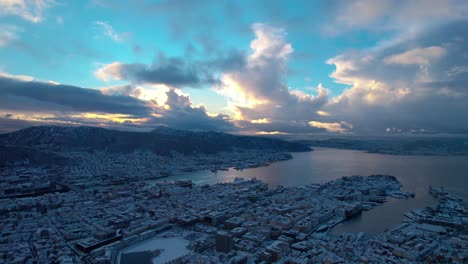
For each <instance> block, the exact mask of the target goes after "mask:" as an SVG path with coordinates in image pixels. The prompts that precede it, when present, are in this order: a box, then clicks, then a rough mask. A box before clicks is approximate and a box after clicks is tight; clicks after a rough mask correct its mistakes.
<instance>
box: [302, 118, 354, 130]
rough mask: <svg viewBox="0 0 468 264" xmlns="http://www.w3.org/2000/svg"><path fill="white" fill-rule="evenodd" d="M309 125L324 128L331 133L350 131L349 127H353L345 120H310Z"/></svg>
mask: <svg viewBox="0 0 468 264" xmlns="http://www.w3.org/2000/svg"><path fill="white" fill-rule="evenodd" d="M309 125H310V126H312V127H317V128H324V129H326V130H327V131H328V132H331V133H346V132H350V129H352V128H353V126H352V125H351V124H349V123H346V122H339V123H338V122H335V123H326V122H318V121H310V122H309Z"/></svg>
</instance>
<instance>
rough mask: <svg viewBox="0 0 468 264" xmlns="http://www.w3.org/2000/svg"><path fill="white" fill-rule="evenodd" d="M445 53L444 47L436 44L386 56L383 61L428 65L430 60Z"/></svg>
mask: <svg viewBox="0 0 468 264" xmlns="http://www.w3.org/2000/svg"><path fill="white" fill-rule="evenodd" d="M446 53H447V51H446V49H444V48H442V47H438V46H432V47H427V48H414V49H411V50H408V51H405V52H403V53H400V54H395V55H391V56H388V57H386V58H384V62H385V63H387V64H403V65H405V64H406V65H410V64H417V65H421V66H428V65H429V64H430V62H431V61H433V60H436V59H439V58H441V57H443V56H444V55H445V54H446Z"/></svg>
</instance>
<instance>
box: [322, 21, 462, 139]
mask: <svg viewBox="0 0 468 264" xmlns="http://www.w3.org/2000/svg"><path fill="white" fill-rule="evenodd" d="M467 27H468V21H459V22H452V23H448V24H445V25H441V26H438V27H430V28H428V29H426V30H425V31H421V32H420V33H419V34H417V35H414V36H413V39H412V41H411V42H408V41H401V40H396V41H393V42H391V43H392V45H388V44H385V45H382V46H378V47H376V48H374V49H370V50H362V51H354V52H346V53H344V54H341V55H338V56H336V57H335V58H332V59H330V60H329V61H328V62H329V63H330V64H333V65H335V67H336V71H335V72H334V73H333V74H332V75H331V77H333V78H335V79H336V81H337V82H340V83H344V84H348V85H350V86H351V87H350V88H349V89H347V90H346V91H345V92H344V93H343V94H342V95H340V96H339V97H337V98H335V99H334V100H333V101H332V102H331V103H330V104H328V105H327V107H326V108H325V110H326V111H327V112H329V113H333V115H334V116H336V117H338V118H340V119H342V120H346V122H350V123H351V124H353V130H354V131H355V132H357V133H385V131H386V132H414V131H424V132H437V133H467V132H468V121H467V120H466V119H465V118H461V117H460V116H459V114H460V113H468V103H467V99H468V86H467V85H468V71H466V70H464V69H465V68H466V67H467V60H466V58H467V57H468V48H467V47H468V45H466V39H468V34H467V31H466V28H467Z"/></svg>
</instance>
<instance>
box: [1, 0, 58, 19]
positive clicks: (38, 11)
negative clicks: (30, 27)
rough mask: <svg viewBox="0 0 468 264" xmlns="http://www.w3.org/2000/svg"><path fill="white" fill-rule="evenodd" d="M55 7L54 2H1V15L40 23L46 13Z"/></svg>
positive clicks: (14, 0)
mask: <svg viewBox="0 0 468 264" xmlns="http://www.w3.org/2000/svg"><path fill="white" fill-rule="evenodd" d="M53 5H55V1H53V0H0V15H3V16H7V15H15V16H19V17H21V18H23V19H25V20H28V21H30V22H33V23H38V22H41V21H42V20H43V13H44V11H45V10H46V9H48V8H50V7H52V6H53Z"/></svg>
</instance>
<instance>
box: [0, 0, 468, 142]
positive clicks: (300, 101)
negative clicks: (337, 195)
mask: <svg viewBox="0 0 468 264" xmlns="http://www.w3.org/2000/svg"><path fill="white" fill-rule="evenodd" d="M467 28H468V1H463V0H413V1H402V0H379V1H373V0H360V1H359V0H356V1H345V0H342V1H340V0H329V1H307V0H304V1H301V0H293V1H291V0H289V1H280V0H276V1H267V0H259V1H220V0H197V1H189V0H179V1H170V0H161V1H144V0H135V1H119V0H115V1H111V0H90V1H85V0H83V1H65V0H0V133H1V132H9V131H14V130H17V129H21V128H25V127H28V126H33V125H66V126H79V125H86V126H101V127H106V128H111V129H121V130H135V131H148V130H151V129H154V128H155V127H158V126H161V125H163V126H169V127H173V128H178V129H189V130H215V131H224V132H231V133H241V134H264V135H269V134H345V135H407V134H408V135H409V134H411V135H413V134H418V135H419V134H468V118H467V117H468V30H466V29H467Z"/></svg>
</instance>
